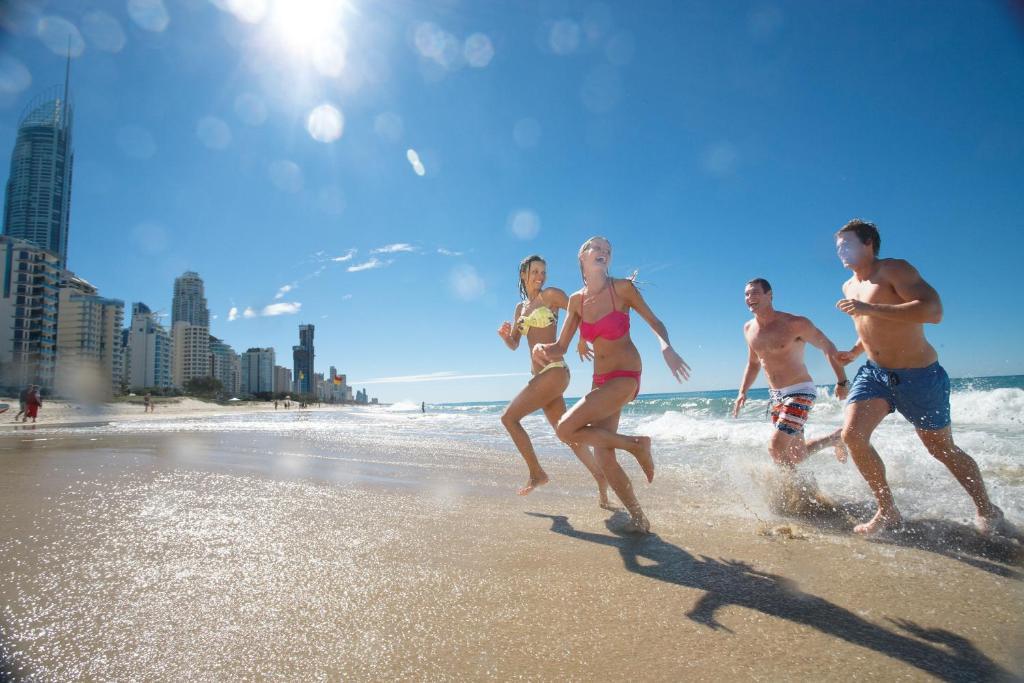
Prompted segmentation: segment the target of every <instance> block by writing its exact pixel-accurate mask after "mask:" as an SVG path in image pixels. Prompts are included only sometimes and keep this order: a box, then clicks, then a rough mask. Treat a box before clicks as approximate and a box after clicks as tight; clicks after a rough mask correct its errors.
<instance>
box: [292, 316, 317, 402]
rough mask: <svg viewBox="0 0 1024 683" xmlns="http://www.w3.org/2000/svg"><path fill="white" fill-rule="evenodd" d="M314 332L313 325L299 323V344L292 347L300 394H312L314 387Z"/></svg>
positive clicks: (296, 380)
mask: <svg viewBox="0 0 1024 683" xmlns="http://www.w3.org/2000/svg"><path fill="white" fill-rule="evenodd" d="M313 332H314V327H313V326H312V325H299V345H298V346H293V347H292V361H293V362H294V363H295V368H294V369H295V374H294V378H295V380H294V381H295V391H296V393H298V394H303V395H305V394H312V393H313V389H314V388H315V387H314V386H313V359H314V353H313Z"/></svg>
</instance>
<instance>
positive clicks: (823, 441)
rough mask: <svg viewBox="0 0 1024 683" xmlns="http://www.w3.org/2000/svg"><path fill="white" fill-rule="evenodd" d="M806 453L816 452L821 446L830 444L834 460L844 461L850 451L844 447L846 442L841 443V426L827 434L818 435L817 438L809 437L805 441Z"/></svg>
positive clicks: (825, 446) (824, 446)
mask: <svg viewBox="0 0 1024 683" xmlns="http://www.w3.org/2000/svg"><path fill="white" fill-rule="evenodd" d="M806 446H807V455H810V454H811V453H817V452H818V451H820V450H821V449H823V448H827V447H828V446H832V447H833V448H834V449H835V452H836V460H838V461H839V462H846V458H847V456H848V455H849V454H850V452H849V451H848V450H847V449H846V444H844V443H843V430H842V428H839V429H837V430H836V431H834V432H832V433H831V434H829V435H828V436H820V437H818V438H817V439H811V440H810V441H807V442H806Z"/></svg>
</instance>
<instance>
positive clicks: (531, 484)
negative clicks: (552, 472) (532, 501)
mask: <svg viewBox="0 0 1024 683" xmlns="http://www.w3.org/2000/svg"><path fill="white" fill-rule="evenodd" d="M548 481H550V480H549V479H548V475H547V474H546V473H544V472H541V473H540V474H538V475H536V476H532V477H530V480H529V481H528V482H526V486H524V487H523V488H521V489H519V491H518V492H517V493H518V494H519V495H520V496H528V495H530V493H531V492H532V491H533V490H534V489H535V488H540V487H541V486H543V485H544V484H546V483H548Z"/></svg>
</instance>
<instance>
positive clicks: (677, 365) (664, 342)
mask: <svg viewBox="0 0 1024 683" xmlns="http://www.w3.org/2000/svg"><path fill="white" fill-rule="evenodd" d="M612 285H613V286H615V291H616V292H617V293H618V294H619V297H620V298H621V299H622V300H623V301H625V302H626V303H628V304H629V305H630V306H631V307H632V308H633V309H634V310H635V311H636V312H637V313H638V314H639V315H640V317H641V318H643V319H644V320H646V321H647V324H648V325H650V326H651V329H652V330H654V334H655V335H656V336H657V337H658V343H659V344H661V355H662V357H663V358H664V359H665V363H666V364H667V365H668V369H669V370H671V371H672V376H673V377H675V378H676V381H679V382H681V381H683V380H684V379H690V366H689V365H687V364H686V361H684V360H683V359H682V358H681V357H680V356H679V354H678V353H676V351H675V349H673V348H672V343H671V342H670V341H669V339H668V330H667V329H666V328H665V324H664V323H663V322H661V320H659V319H658V317H657V316H656V315H654V311H652V310H651V307H650V306H648V305H647V302H646V301H644V297H643V296H642V295H641V294H640V290H639V289H637V288H636V285H635V284H633V281H632V280H616V281H615V282H613V283H612Z"/></svg>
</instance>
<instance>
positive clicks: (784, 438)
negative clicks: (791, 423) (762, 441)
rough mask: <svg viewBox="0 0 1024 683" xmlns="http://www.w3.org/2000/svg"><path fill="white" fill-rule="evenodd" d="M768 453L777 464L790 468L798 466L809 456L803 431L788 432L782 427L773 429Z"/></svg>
mask: <svg viewBox="0 0 1024 683" xmlns="http://www.w3.org/2000/svg"><path fill="white" fill-rule="evenodd" d="M768 453H770V454H771V456H772V460H774V461H775V464H777V465H781V466H783V467H787V468H790V469H792V468H794V467H796V466H797V465H799V464H800V463H801V462H803V461H804V460H805V459H806V458H807V446H806V445H805V444H804V435H803V432H798V433H796V434H787V433H786V432H784V431H782V430H781V429H775V430H773V433H772V439H771V441H769V442H768Z"/></svg>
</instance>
